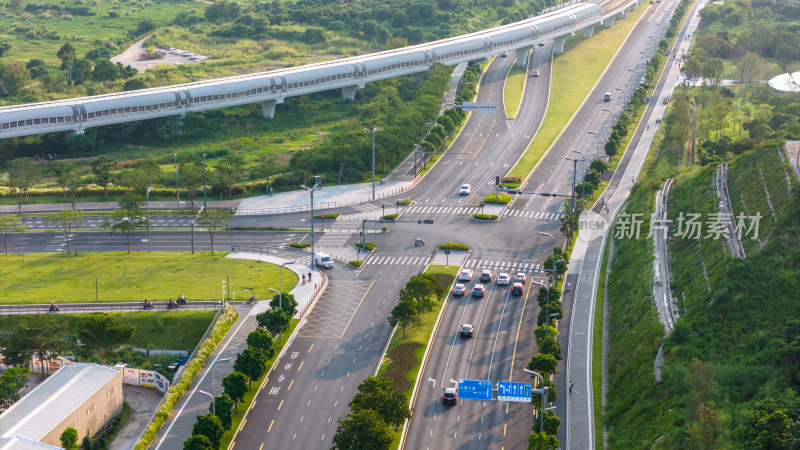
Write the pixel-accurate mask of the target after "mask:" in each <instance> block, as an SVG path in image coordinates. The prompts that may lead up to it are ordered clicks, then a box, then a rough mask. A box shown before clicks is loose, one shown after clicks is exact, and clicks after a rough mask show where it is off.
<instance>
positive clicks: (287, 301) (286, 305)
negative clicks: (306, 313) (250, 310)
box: [269, 292, 297, 317]
mask: <svg viewBox="0 0 800 450" xmlns="http://www.w3.org/2000/svg"><path fill="white" fill-rule="evenodd" d="M269 307H270V308H273V309H275V308H279V307H282V308H283V310H284V311H286V315H288V316H289V317H294V315H295V314H297V300H295V299H294V295H292V294H288V293H286V292H284V293H282V294H281V295H278V294H275V296H274V297H272V300H270V302H269Z"/></svg>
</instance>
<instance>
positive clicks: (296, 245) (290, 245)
mask: <svg viewBox="0 0 800 450" xmlns="http://www.w3.org/2000/svg"><path fill="white" fill-rule="evenodd" d="M309 245H311V244H289V247H292V248H306V247H308V246H309Z"/></svg>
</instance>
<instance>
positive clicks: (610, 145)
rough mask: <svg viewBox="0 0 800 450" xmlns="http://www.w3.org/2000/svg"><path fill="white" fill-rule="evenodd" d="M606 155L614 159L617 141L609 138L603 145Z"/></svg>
mask: <svg viewBox="0 0 800 450" xmlns="http://www.w3.org/2000/svg"><path fill="white" fill-rule="evenodd" d="M604 148H605V151H606V156H608V157H609V158H611V159H614V156H616V154H617V141H614V140H611V139H609V140H608V141H607V142H606V145H605V147H604Z"/></svg>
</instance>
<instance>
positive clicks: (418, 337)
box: [378, 265, 460, 448]
mask: <svg viewBox="0 0 800 450" xmlns="http://www.w3.org/2000/svg"><path fill="white" fill-rule="evenodd" d="M459 269H460V267H459V266H440V265H431V266H428V269H427V270H426V271H425V273H429V274H432V275H433V276H434V277H435V278H436V279H437V280H439V283H440V285H441V286H442V287H443V288H444V289H445V290H446V292H449V289H450V287H451V286H452V283H453V280H454V279H455V277H456V275H457V274H458V270H459ZM445 295H446V296H445V298H447V294H445ZM446 304H447V302H445V301H442V302H440V305H441V306H445V305H446ZM438 317H439V309H435V310H433V311H430V312H427V313H424V314H423V315H422V321H421V323H420V324H419V325H418V324H417V323H416V321H414V322H412V323H411V324H410V325H409V326H407V327H406V333H405V336H404V335H403V330H402V328H398V329H397V331H396V332H395V333H394V336H393V337H392V340H391V342H390V343H389V347H387V351H386V357H384V359H383V361H381V366H380V368H379V369H378V376H383V377H386V378H388V379H389V380H390V381H391V382H392V385H393V386H394V387H395V389H398V390H400V391H401V392H403V395H405V396H406V398H407V399H408V400H409V402H410V401H411V394H412V392H413V390H414V383H415V382H416V381H417V375H418V374H419V371H420V368H421V367H420V366H421V363H422V358H423V357H424V356H425V349H426V348H427V347H428V344H429V343H430V337H431V333H432V332H433V329H434V327H435V326H436V319H437V318H438ZM400 433H402V428H401V429H398V430H395V433H394V442H393V443H392V448H395V447H397V446H398V445H399V444H400Z"/></svg>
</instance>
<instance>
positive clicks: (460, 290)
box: [453, 283, 467, 296]
mask: <svg viewBox="0 0 800 450" xmlns="http://www.w3.org/2000/svg"><path fill="white" fill-rule="evenodd" d="M466 290H467V288H465V287H464V285H463V284H461V283H458V284H456V285H455V286H453V295H458V296H462V295H464V292H466Z"/></svg>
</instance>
